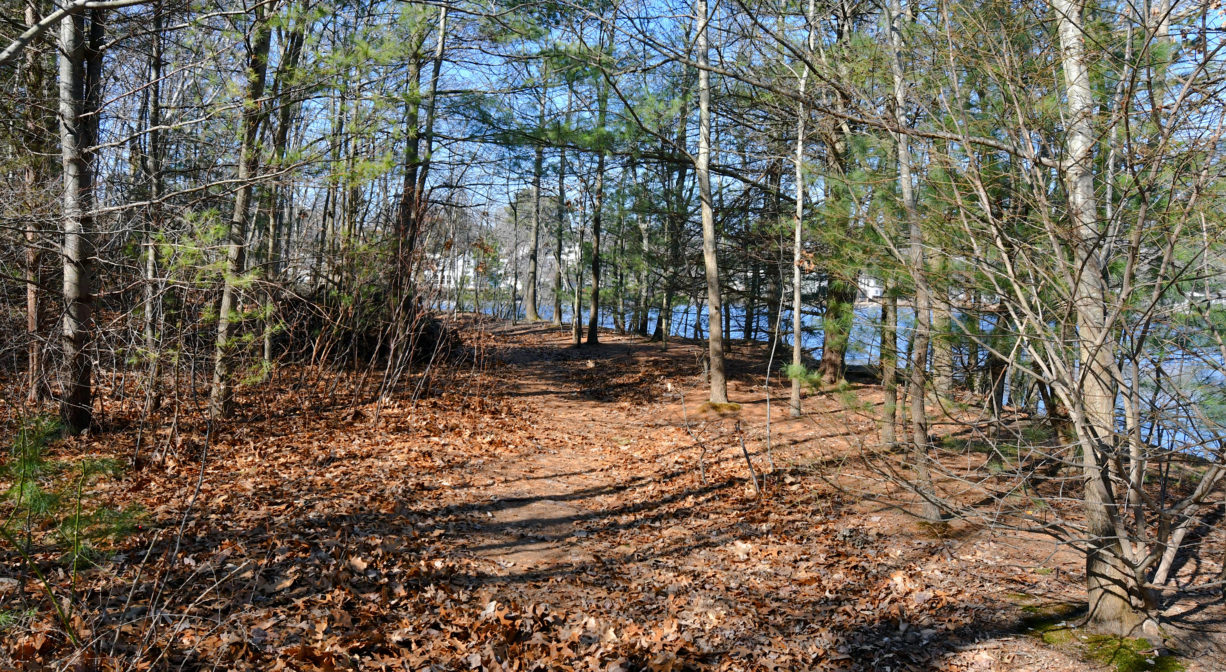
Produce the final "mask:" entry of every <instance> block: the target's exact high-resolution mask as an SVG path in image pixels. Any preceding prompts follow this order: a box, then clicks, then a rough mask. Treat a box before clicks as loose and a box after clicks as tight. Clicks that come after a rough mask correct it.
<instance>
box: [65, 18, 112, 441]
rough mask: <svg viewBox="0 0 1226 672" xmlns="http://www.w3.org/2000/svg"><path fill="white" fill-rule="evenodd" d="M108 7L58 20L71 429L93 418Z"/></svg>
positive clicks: (67, 403) (68, 419)
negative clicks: (97, 183) (98, 153)
mask: <svg viewBox="0 0 1226 672" xmlns="http://www.w3.org/2000/svg"><path fill="white" fill-rule="evenodd" d="M103 11H104V10H94V11H92V12H91V13H90V15H89V17H88V18H86V17H85V16H83V15H76V16H72V17H68V18H66V19H64V20H62V21H61V22H60V45H59V46H60V82H59V88H60V91H59V98H60V100H59V120H60V143H61V145H60V149H61V159H62V164H63V172H64V200H63V228H64V242H63V250H62V255H63V259H64V326H63V346H64V376H63V380H64V382H63V396H62V397H61V401H60V417H61V419H62V420H63V422H64V426H65V428H66V429H67V430H68V432H69V433H72V434H78V433H80V432H83V431H85V430H86V429H88V428H89V426H90V424H91V423H92V422H93V394H92V388H91V382H90V376H91V372H92V362H91V359H90V355H89V345H90V336H91V328H92V325H91V320H92V314H93V304H94V253H95V250H94V240H93V214H92V210H93V204H94V170H93V169H94V165H93V164H94V149H93V148H94V146H95V145H96V144H97V140H98V115H97V109H98V101H99V99H100V93H101V92H100V91H99V88H100V86H101V75H102V52H101V48H102V42H103V37H104V29H103V23H102V15H103Z"/></svg>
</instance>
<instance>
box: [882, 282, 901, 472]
mask: <svg viewBox="0 0 1226 672" xmlns="http://www.w3.org/2000/svg"><path fill="white" fill-rule="evenodd" d="M881 391H882V392H883V393H884V397H885V400H884V402H883V403H882V405H881V446H882V447H883V448H885V449H887V450H889V449H892V448H893V447H894V445H895V444H896V443H897V442H898V427H897V423H896V416H895V412H896V409H897V408H898V297H897V296H895V294H894V285H893V283H892V282H889V281H887V282H886V283H885V292H884V294H883V295H882V297H881Z"/></svg>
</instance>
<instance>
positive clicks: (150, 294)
mask: <svg viewBox="0 0 1226 672" xmlns="http://www.w3.org/2000/svg"><path fill="white" fill-rule="evenodd" d="M162 11H163V10H162V7H161V5H160V3H159V5H158V6H157V7H156V8H154V10H153V54H152V58H151V59H150V63H149V93H148V95H149V138H148V147H147V149H146V152H145V159H146V165H145V178H146V179H147V180H148V181H149V201H150V203H152V205H151V206H150V208H149V218H148V221H147V222H146V224H145V233H144V240H143V241H142V243H143V244H142V247H143V251H144V255H145V286H144V312H145V315H144V318H145V324H144V327H145V356H146V357H147V358H148V359H149V374H148V376H149V380H148V383H147V385H148V390H147V393H146V399H147V410H152V409H154V408H157V407H159V406H160V405H161V394H160V393H159V390H158V378H159V377H160V374H161V370H160V365H161V353H160V352H159V348H158V336H157V316H158V315H159V314H160V313H161V302H160V301H158V298H157V297H158V294H157V245H155V244H154V236H155V235H156V233H157V232H158V231H160V230H161V228H162V194H163V191H164V188H163V181H164V175H163V171H162V130H161V125H162Z"/></svg>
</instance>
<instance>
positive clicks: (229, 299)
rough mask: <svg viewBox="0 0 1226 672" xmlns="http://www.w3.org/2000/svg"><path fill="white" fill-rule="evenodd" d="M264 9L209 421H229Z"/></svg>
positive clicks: (252, 64) (264, 53) (251, 63)
mask: <svg viewBox="0 0 1226 672" xmlns="http://www.w3.org/2000/svg"><path fill="white" fill-rule="evenodd" d="M266 11H267V10H266V6H265V5H256V9H255V17H254V19H253V23H252V26H251V31H252V39H251V44H252V48H251V53H250V54H249V55H248V62H247V89H246V91H245V93H244V96H243V118H242V138H241V141H240V142H241V144H240V146H239V156H238V175H237V176H236V177H237V181H238V185H239V186H238V190H237V191H236V192H235V195H234V211H233V213H232V214H231V216H230V222H229V225H228V226H227V230H226V232H225V239H226V240H227V241H228V242H227V248H226V270H225V284H224V286H223V287H222V293H221V307H220V309H219V311H218V315H217V344H216V347H215V350H214V365H213V387H212V390H211V391H210V393H209V415H210V416H211V417H213V418H215V419H216V418H225V417H229V415H230V413H231V412H232V411H233V405H234V391H233V381H232V378H233V374H234V371H233V370H234V355H235V352H234V351H235V342H234V341H235V340H237V339H235V338H234V336H233V335H232V334H231V320H232V318H233V317H234V313H235V312H236V308H237V306H238V284H239V281H240V276H241V275H242V273H243V258H244V256H245V252H246V238H247V216H248V212H247V211H248V209H249V205H250V202H251V188H252V185H251V180H252V178H253V177H254V176H255V173H256V169H257V167H258V161H259V153H258V151H257V149H256V146H255V145H256V140H257V138H258V136H259V128H260V120H261V115H260V107H259V101H260V99H261V98H262V97H263V96H264V80H265V74H266V73H267V70H268V49H269V43H270V41H271V39H270V38H271V34H272V33H271V31H270V30H269V27H268V16H267V14H266Z"/></svg>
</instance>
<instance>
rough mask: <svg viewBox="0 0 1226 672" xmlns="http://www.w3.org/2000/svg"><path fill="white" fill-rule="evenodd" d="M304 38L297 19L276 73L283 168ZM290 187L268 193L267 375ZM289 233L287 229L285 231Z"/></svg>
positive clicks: (276, 148)
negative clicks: (294, 77)
mask: <svg viewBox="0 0 1226 672" xmlns="http://www.w3.org/2000/svg"><path fill="white" fill-rule="evenodd" d="M304 40H305V34H304V31H303V27H302V24H301V22H298V23H297V25H296V26H295V27H294V29H293V30H291V31H290V33H289V36H288V39H287V41H286V45H285V49H284V52H283V53H282V55H281V59H280V63H281V64H280V65H279V66H278V67H277V77H276V80H275V82H274V85H273V89H274V94H273V99H274V100H277V101H278V102H279V108H278V116H277V131H276V134H275V135H274V137H273V149H272V153H273V157H274V158H275V161H276V167H277V169H279V170H284V168H285V161H286V158H287V150H288V146H289V128H290V124H291V123H292V119H293V111H294V106H295V103H294V101H293V100H291V99H289V98H288V97H289V96H290V95H292V94H291V93H290V92H289V91H287V88H288V87H289V84H288V83H287V82H286V79H287V78H290V77H292V75H293V72H294V71H295V70H296V69H297V67H298V61H299V59H300V58H301V56H302V46H303V42H304ZM289 191H290V189H289V188H288V187H287V186H285V185H284V184H282V183H281V182H280V181H278V182H277V183H275V184H273V185H270V186H269V187H268V193H267V199H268V200H267V212H268V232H267V238H268V247H267V255H266V256H267V259H265V262H266V263H265V265H264V280H265V284H266V285H267V287H269V291H266V292H265V295H264V310H263V311H262V314H263V318H264V356H263V359H264V371H265V375H268V372H270V371H271V370H272V359H273V347H272V346H273V338H272V337H273V333H274V331H275V329H276V322H277V321H276V320H275V319H274V318H273V315H274V313H275V312H276V310H275V309H276V302H275V301H274V300H273V294H272V291H271V288H272V286H273V285H274V284H275V283H276V281H277V279H278V276H279V275H280V273H281V256H280V245H281V241H280V236H281V232H282V228H283V227H284V226H287V225H288V222H286V221H285V220H286V218H285V217H284V216H283V215H282V214H281V213H282V212H283V208H282V203H285V204H288V203H289V202H290V198H289ZM286 236H287V237H288V233H287V234H286Z"/></svg>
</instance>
